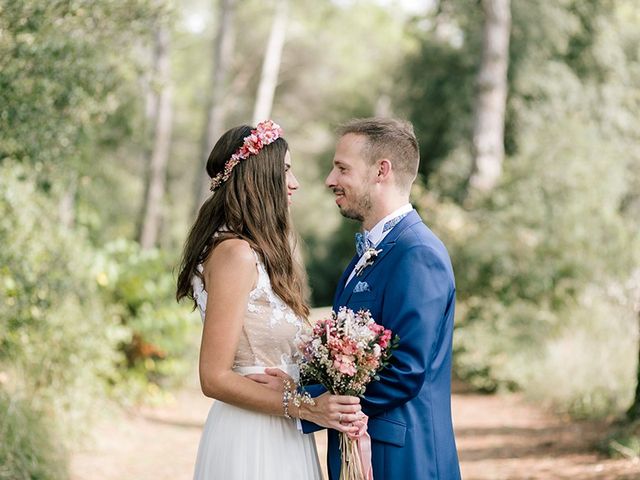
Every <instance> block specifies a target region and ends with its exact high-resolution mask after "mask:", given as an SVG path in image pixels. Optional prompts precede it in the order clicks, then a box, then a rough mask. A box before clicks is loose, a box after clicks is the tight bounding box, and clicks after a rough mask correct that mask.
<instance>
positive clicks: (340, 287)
mask: <svg viewBox="0 0 640 480" xmlns="http://www.w3.org/2000/svg"><path fill="white" fill-rule="evenodd" d="M359 258H360V257H359V256H358V255H357V254H356V255H354V256H353V258H352V259H351V262H349V265H348V266H347V268H345V270H344V272H342V276H341V277H340V280H339V281H338V286H337V288H336V294H335V295H334V297H333V307H334V310H335V311H336V312H337V311H338V310H337V307H338V305H340V303H339V302H338V300H339V299H340V297H341V295H342V292H343V291H344V287H345V283H346V281H347V278H349V274H350V273H351V270H353V267H355V265H356V263H358V259H359Z"/></svg>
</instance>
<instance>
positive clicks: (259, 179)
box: [176, 121, 360, 480]
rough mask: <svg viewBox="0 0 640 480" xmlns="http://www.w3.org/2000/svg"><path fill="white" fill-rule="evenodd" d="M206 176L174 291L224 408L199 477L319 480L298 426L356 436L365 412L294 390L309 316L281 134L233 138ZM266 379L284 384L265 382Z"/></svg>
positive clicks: (213, 414) (272, 130)
mask: <svg viewBox="0 0 640 480" xmlns="http://www.w3.org/2000/svg"><path fill="white" fill-rule="evenodd" d="M206 168H207V173H208V175H209V177H211V191H212V192H213V193H212V195H211V197H210V198H209V199H207V200H206V201H205V202H204V204H203V205H202V207H201V208H200V211H199V213H198V217H197V219H196V221H195V223H194V225H193V226H192V228H191V231H190V233H189V236H188V238H187V241H186V243H185V247H184V253H183V257H182V264H181V268H180V274H179V277H178V282H177V293H176V296H177V299H178V300H180V299H182V298H184V297H189V298H190V299H192V300H193V302H194V304H195V306H196V307H197V308H198V309H199V310H200V313H201V315H202V318H203V321H204V327H203V332H202V343H201V346H200V367H199V368H200V383H201V386H202V391H203V393H204V394H205V395H206V396H208V397H211V398H214V399H216V401H215V402H214V403H213V406H212V407H211V411H210V412H209V416H208V418H207V421H206V423H205V426H204V431H203V434H202V438H201V440H200V446H199V449H198V457H197V460H196V467H195V474H194V479H196V480H205V479H206V480H213V479H220V480H242V479H247V480H248V479H251V480H254V479H265V480H270V479H273V480H276V479H277V480H287V479H291V480H293V479H296V480H298V479H304V480H306V479H320V478H321V473H320V467H319V464H318V458H317V453H316V447H315V443H314V439H313V436H311V435H304V434H303V433H302V432H301V429H300V428H299V419H305V420H309V421H312V422H313V423H316V424H319V425H322V426H325V427H328V428H333V429H335V430H338V431H342V432H352V433H353V432H355V431H357V429H358V428H357V427H356V426H354V425H352V424H351V423H350V422H354V421H356V420H357V419H358V416H359V412H360V404H359V399H358V398H357V397H348V396H334V395H328V394H324V395H322V396H320V397H317V398H315V399H313V400H311V399H309V398H307V397H304V396H303V395H301V394H300V393H298V389H297V388H296V383H295V382H297V380H298V376H299V375H298V369H297V367H296V363H295V361H296V350H295V347H294V343H293V342H294V339H295V336H296V333H297V332H298V330H299V328H300V327H301V325H302V322H303V321H305V319H306V318H307V316H308V314H309V309H308V307H307V305H306V304H305V303H304V299H303V280H302V272H301V269H300V268H299V267H298V266H297V265H296V262H295V261H294V257H293V252H292V246H291V245H292V242H291V241H290V239H291V237H292V236H291V232H290V220H289V208H288V207H289V205H290V204H291V198H292V195H293V193H294V192H295V191H296V190H297V189H298V182H297V180H296V178H295V176H294V175H293V172H292V171H291V155H290V153H289V150H288V146H287V142H286V141H285V140H284V138H282V129H281V128H280V127H279V126H278V125H277V124H275V123H273V122H272V121H266V122H262V123H260V124H258V125H257V127H256V128H255V129H252V128H251V127H249V126H246V125H243V126H240V127H236V128H232V129H231V130H229V131H227V132H226V133H225V134H223V135H222V137H220V139H219V140H218V142H217V143H216V145H215V146H214V148H213V150H212V152H211V154H210V155H209V159H208V162H207V167H206ZM269 367H270V368H271V370H268V368H269ZM274 367H276V368H278V369H280V370H281V371H282V372H284V373H280V372H277V371H274V370H272V369H273V368H274ZM265 369H267V370H266V371H267V372H272V373H273V372H275V373H278V374H279V376H278V377H277V378H278V383H276V384H275V385H274V384H273V383H272V382H271V383H269V384H263V383H260V382H259V381H258V379H259V378H260V377H261V375H260V374H263V373H265ZM256 374H257V375H256ZM252 375H254V377H253V378H254V379H253V380H252Z"/></svg>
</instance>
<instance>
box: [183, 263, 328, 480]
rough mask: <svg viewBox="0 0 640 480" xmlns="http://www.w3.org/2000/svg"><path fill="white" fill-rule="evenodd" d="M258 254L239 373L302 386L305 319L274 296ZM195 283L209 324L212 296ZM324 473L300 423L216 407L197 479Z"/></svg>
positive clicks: (253, 479) (300, 478) (288, 479)
mask: <svg viewBox="0 0 640 480" xmlns="http://www.w3.org/2000/svg"><path fill="white" fill-rule="evenodd" d="M254 255H255V257H256V267H257V270H258V281H257V284H256V287H255V288H254V289H253V290H252V291H251V293H250V295H249V301H248V304H247V310H246V313H245V319H244V326H243V328H242V336H241V338H240V343H239V345H238V350H237V351H236V355H235V361H234V368H233V369H234V371H236V372H237V373H239V374H241V375H247V374H250V373H262V372H263V371H264V369H265V367H278V368H281V369H282V370H283V371H285V372H287V373H288V374H289V375H291V376H292V377H293V378H294V379H295V380H296V381H297V380H298V377H299V372H298V368H297V366H296V364H295V357H296V353H295V352H296V350H295V346H294V344H293V341H294V338H295V336H296V334H297V332H298V331H299V329H300V326H301V319H300V318H299V317H297V316H296V315H295V314H294V313H293V311H292V310H291V308H290V307H289V306H288V305H287V304H285V303H284V302H283V301H282V300H281V299H280V298H279V297H278V296H277V295H276V294H275V293H274V292H273V290H272V289H271V282H270V280H269V275H268V274H267V271H266V269H265V268H264V265H263V264H262V262H261V261H260V259H259V257H258V255H257V254H256V253H255V252H254ZM199 269H200V271H202V266H199ZM192 283H193V291H194V297H195V299H196V303H197V304H198V308H199V310H200V314H201V315H202V318H203V320H204V314H205V309H206V305H207V292H206V291H205V290H204V286H203V284H202V280H201V279H200V278H199V277H197V276H194V278H193V282H192ZM320 472H321V471H320V465H319V463H318V454H317V451H316V444H315V440H314V437H313V435H305V434H303V433H302V432H301V431H299V429H298V425H297V422H296V420H294V419H287V418H285V417H280V416H274V415H267V414H264V413H259V412H255V411H252V410H246V409H243V408H240V407H235V406H233V405H229V404H226V403H224V402H221V401H218V400H216V401H214V402H213V405H212V407H211V410H210V412H209V416H208V417H207V421H206V423H205V425H204V430H203V432H202V438H201V440H200V446H199V447H198V457H197V460H196V466H195V473H194V480H294V479H295V480H316V479H317V480H320V479H321V478H322V474H321V473H320Z"/></svg>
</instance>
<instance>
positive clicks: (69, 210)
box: [58, 173, 78, 228]
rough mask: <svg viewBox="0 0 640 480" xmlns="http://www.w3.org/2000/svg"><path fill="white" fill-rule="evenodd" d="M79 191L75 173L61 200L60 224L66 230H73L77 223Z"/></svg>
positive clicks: (59, 208) (59, 206)
mask: <svg viewBox="0 0 640 480" xmlns="http://www.w3.org/2000/svg"><path fill="white" fill-rule="evenodd" d="M77 191H78V177H77V175H76V174H75V173H74V174H73V175H72V177H71V178H70V179H69V182H68V184H67V189H66V190H65V191H64V193H63V194H62V198H60V203H59V204H58V213H59V216H60V223H61V224H62V225H63V226H64V227H66V228H73V226H74V225H75V223H76V193H77Z"/></svg>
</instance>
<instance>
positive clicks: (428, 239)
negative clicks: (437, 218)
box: [396, 218, 446, 251]
mask: <svg viewBox="0 0 640 480" xmlns="http://www.w3.org/2000/svg"><path fill="white" fill-rule="evenodd" d="M396 243H397V244H398V245H399V246H400V247H401V248H402V247H404V248H411V247H416V246H419V245H422V246H425V247H431V248H435V249H436V250H442V249H444V250H445V251H446V248H445V246H444V243H442V241H441V240H440V238H438V236H437V235H436V234H435V233H434V232H433V231H432V230H431V229H430V228H429V227H427V225H426V224H425V223H424V221H423V220H422V219H421V218H420V219H419V220H418V221H416V222H414V223H413V224H412V225H409V226H408V227H407V228H405V229H404V230H403V232H402V233H401V234H400V235H399V236H398V238H397V240H396Z"/></svg>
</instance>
